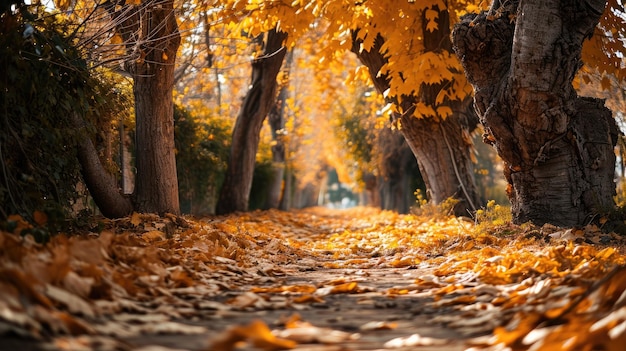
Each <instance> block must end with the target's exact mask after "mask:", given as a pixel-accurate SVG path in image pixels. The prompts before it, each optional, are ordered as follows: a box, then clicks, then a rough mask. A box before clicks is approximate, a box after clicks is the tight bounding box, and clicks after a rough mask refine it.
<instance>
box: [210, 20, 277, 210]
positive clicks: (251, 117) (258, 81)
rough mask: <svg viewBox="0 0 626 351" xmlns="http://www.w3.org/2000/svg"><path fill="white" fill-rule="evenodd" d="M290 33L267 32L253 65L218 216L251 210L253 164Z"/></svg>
mask: <svg viewBox="0 0 626 351" xmlns="http://www.w3.org/2000/svg"><path fill="white" fill-rule="evenodd" d="M286 38H287V34H286V33H283V32H278V31H276V30H275V29H274V30H271V31H269V32H268V33H267V40H266V41H265V48H264V51H263V56H262V57H259V58H257V59H256V60H254V62H253V63H252V83H251V85H250V90H249V91H248V93H247V94H246V97H245V98H244V101H243V105H242V107H241V110H240V112H239V116H238V117H237V121H236V122H235V128H234V130H233V140H232V144H231V145H232V146H231V151H230V159H229V161H228V169H227V170H226V176H225V179H224V184H223V185H222V189H221V191H220V196H219V200H218V204H217V209H216V212H217V214H226V213H231V212H235V211H246V210H248V201H249V198H250V188H251V187H252V176H253V174H254V164H255V160H256V153H257V149H258V146H259V133H260V131H261V127H262V126H263V120H264V119H265V117H266V116H267V114H268V112H269V110H270V108H271V107H272V104H274V102H275V98H276V89H277V82H276V76H277V75H278V72H279V71H280V67H281V66H282V63H283V59H284V57H285V54H286V49H285V47H283V42H284V41H285V39H286Z"/></svg>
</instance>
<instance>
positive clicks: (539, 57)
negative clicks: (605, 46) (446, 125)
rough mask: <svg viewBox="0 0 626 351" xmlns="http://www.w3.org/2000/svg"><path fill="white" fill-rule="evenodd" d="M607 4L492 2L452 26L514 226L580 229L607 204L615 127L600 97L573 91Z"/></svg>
mask: <svg viewBox="0 0 626 351" xmlns="http://www.w3.org/2000/svg"><path fill="white" fill-rule="evenodd" d="M605 6H606V2H605V1H603V0H588V1H565V0H562V1H558V0H552V1H545V0H526V1H510V2H502V3H500V2H499V1H494V3H493V4H492V7H491V9H490V10H489V11H488V12H483V13H481V14H480V15H473V16H469V17H466V18H465V19H464V20H463V21H462V22H461V23H459V24H458V25H457V26H456V27H455V30H454V33H453V40H454V45H455V50H456V52H457V55H458V56H459V57H460V58H461V61H462V64H463V66H464V68H465V71H466V75H467V77H468V80H469V81H470V83H471V84H472V85H473V86H474V90H475V107H476V110H477V112H478V114H479V116H480V119H481V122H482V123H483V124H484V125H485V135H484V140H485V141H486V142H488V143H490V144H492V145H493V146H494V147H495V148H496V150H497V151H498V154H499V155H500V157H501V158H502V159H503V161H504V162H505V171H504V173H505V178H506V180H507V182H508V183H509V187H508V189H507V195H508V197H509V199H510V201H511V204H512V212H513V219H514V221H515V222H517V223H522V222H527V221H531V222H534V223H535V224H538V225H541V224H544V223H548V222H549V223H552V224H556V225H563V226H574V225H584V224H587V223H588V222H589V220H590V219H591V218H592V217H593V216H594V215H595V214H598V213H601V212H606V211H607V210H609V209H611V208H612V207H614V202H613V196H614V194H615V184H614V181H613V176H614V167H615V154H614V151H613V149H614V146H615V144H616V141H617V136H618V133H619V132H618V128H617V126H616V124H615V121H614V120H613V118H612V116H611V112H610V111H609V110H608V109H607V108H606V107H604V102H603V101H602V100H598V99H590V98H581V97H578V96H577V94H576V92H575V90H574V88H573V86H572V80H573V78H574V75H575V74H576V72H577V71H578V69H579V68H580V67H581V65H582V63H581V59H580V52H581V50H582V44H583V41H584V39H585V38H587V37H590V36H591V35H592V33H593V30H594V28H595V26H596V24H597V23H598V20H599V18H600V15H601V14H602V11H603V10H604V7H605Z"/></svg>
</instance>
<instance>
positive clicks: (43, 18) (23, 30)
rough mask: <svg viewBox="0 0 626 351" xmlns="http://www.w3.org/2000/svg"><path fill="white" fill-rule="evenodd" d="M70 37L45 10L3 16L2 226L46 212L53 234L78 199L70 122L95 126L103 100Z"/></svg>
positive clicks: (0, 22) (77, 171) (0, 62)
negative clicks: (83, 121)
mask: <svg viewBox="0 0 626 351" xmlns="http://www.w3.org/2000/svg"><path fill="white" fill-rule="evenodd" d="M29 10H30V11H32V13H31V12H28V11H29ZM67 32H68V31H67V27H66V24H65V23H63V22H62V21H60V20H58V18H57V17H56V16H53V15H50V14H48V13H45V12H44V11H43V10H42V9H41V8H38V9H37V8H29V7H27V6H24V5H23V6H22V7H21V8H20V12H10V11H7V12H5V13H3V14H1V15H0V77H2V78H0V89H1V90H2V95H1V98H0V110H1V111H2V113H1V117H0V158H1V159H2V163H1V164H2V169H1V170H0V203H2V205H1V208H0V219H2V220H6V219H7V218H8V216H9V215H11V214H19V215H20V216H22V217H23V218H25V219H27V220H28V221H30V222H35V218H34V217H33V216H34V213H35V211H36V210H39V211H43V212H44V213H45V214H46V221H44V222H45V223H39V224H40V225H46V226H48V228H49V229H50V231H51V232H55V231H58V230H61V229H62V225H63V224H65V220H66V219H67V218H68V217H69V214H70V209H71V206H72V205H73V204H75V202H76V200H77V198H78V197H79V193H78V192H77V188H76V186H77V184H78V183H79V182H80V167H79V164H78V162H77V158H76V148H75V145H76V143H75V141H76V137H77V133H76V127H75V125H74V123H73V122H72V118H73V117H78V118H86V117H89V118H90V119H91V120H95V119H96V118H97V117H98V115H97V109H96V108H94V106H98V105H101V104H102V101H103V99H104V98H103V95H102V91H101V90H99V86H98V81H97V80H96V79H94V78H93V77H91V76H90V75H89V72H88V70H87V64H86V62H85V61H84V60H83V59H82V57H81V53H80V52H78V50H76V49H75V48H74V47H72V45H71V40H70V39H69V38H68V37H67V36H66V35H65V34H64V33H67Z"/></svg>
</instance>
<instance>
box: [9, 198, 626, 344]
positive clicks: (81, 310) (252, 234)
mask: <svg viewBox="0 0 626 351" xmlns="http://www.w3.org/2000/svg"><path fill="white" fill-rule="evenodd" d="M101 225H102V226H103V227H104V228H105V229H104V230H103V231H101V232H99V233H91V232H90V233H82V235H70V236H66V235H58V236H55V237H53V238H52V240H51V241H50V242H49V243H48V244H46V245H41V244H37V243H35V242H34V241H33V240H32V239H31V238H29V237H24V238H22V237H20V236H18V235H15V234H12V233H6V232H1V233H0V334H2V335H5V336H10V335H13V336H19V337H22V338H30V339H35V340H40V341H41V342H45V343H46V344H47V345H52V346H50V347H51V348H52V349H60V350H73V349H76V348H77V347H78V346H77V345H80V347H81V348H83V349H86V350H88V349H123V350H126V349H128V350H130V349H138V348H137V347H135V346H132V344H130V343H129V342H128V340H131V339H132V340H136V339H137V338H141V337H142V336H150V335H195V336H196V337H202V336H203V335H210V337H207V339H206V340H205V343H204V345H205V346H201V347H200V348H202V349H206V350H214V351H220V350H236V349H251V350H282V349H296V350H300V349H305V347H308V348H313V349H314V348H315V346H314V345H316V344H318V345H327V346H328V347H329V348H328V350H332V349H333V348H332V347H334V346H332V345H337V349H341V348H342V347H345V348H346V349H354V350H357V349H360V348H362V349H368V348H367V347H368V346H367V345H365V342H366V341H364V340H365V339H366V337H367V335H370V334H373V333H378V334H376V335H377V337H378V338H379V339H380V338H383V339H384V338H385V335H387V334H384V333H388V334H389V335H390V336H389V337H388V338H387V339H385V340H383V341H382V342H381V343H379V345H378V346H376V347H378V348H379V349H403V348H404V349H411V348H413V347H417V346H420V347H421V346H429V347H433V348H434V349H436V347H438V346H439V347H441V348H440V349H441V350H444V349H446V348H445V347H446V345H449V343H450V342H451V341H452V339H450V340H448V339H446V338H442V337H433V336H432V335H424V334H423V333H421V332H420V331H419V330H410V323H409V326H408V327H407V325H406V323H405V324H402V323H400V324H401V325H402V327H399V324H398V323H396V322H394V321H390V320H385V319H384V317H385V309H384V308H385V306H396V305H397V304H400V303H403V304H404V303H406V304H407V306H411V305H415V304H418V303H419V304H420V307H419V310H412V312H411V314H412V316H414V317H415V316H417V315H421V317H420V318H425V319H427V320H428V321H429V323H430V324H432V325H438V326H440V327H441V328H447V330H452V331H454V333H456V335H457V336H455V337H454V338H456V341H457V342H458V339H459V338H460V339H461V340H463V341H464V343H466V344H467V346H466V347H467V348H468V349H470V350H553V349H555V348H557V345H558V349H565V350H596V349H603V350H622V348H623V345H625V344H626V293H625V292H624V291H625V288H626V268H624V267H625V265H626V262H625V257H626V256H624V241H623V239H622V238H621V237H619V236H617V235H615V234H604V233H602V232H601V231H600V230H599V229H598V228H597V227H594V226H587V227H585V228H557V227H553V226H550V225H546V226H543V227H534V226H531V225H522V226H513V225H511V224H505V225H501V226H491V227H486V229H485V226H484V225H481V226H476V225H475V224H474V223H473V222H470V221H467V220H463V219H460V218H455V217H445V216H437V217H431V218H427V217H420V216H414V215H400V214H397V213H393V212H389V211H379V210H376V209H372V208H355V209H350V210H341V211H338V210H328V209H323V208H314V209H307V210H300V211H292V212H280V211H274V210H270V211H256V212H250V213H239V214H235V215H230V216H221V217H209V218H203V219H193V218H188V217H178V216H172V215H167V216H162V217H160V216H156V215H151V214H137V213H135V214H133V215H132V216H130V217H128V218H123V219H118V220H102V223H101ZM316 272H317V273H318V277H319V279H317V280H315V281H312V280H310V281H302V279H308V278H306V277H310V276H311V275H307V274H309V273H316ZM339 272H341V274H339ZM392 273H393V274H392ZM298 277H301V278H298ZM298 279H299V280H298ZM333 303H337V304H338V306H343V305H342V304H352V305H350V306H353V308H355V309H362V310H363V311H365V309H366V308H370V307H371V308H372V310H371V311H372V312H371V313H370V314H369V315H367V314H364V315H365V316H366V317H365V318H366V319H367V318H369V319H368V320H362V318H364V317H363V316H360V317H359V318H361V320H358V321H357V320H354V321H350V320H348V321H345V323H344V324H340V327H341V326H342V327H343V329H344V330H340V329H341V328H334V329H333V328H328V327H325V326H322V325H316V324H318V323H319V321H316V320H302V319H301V318H300V317H298V318H297V319H296V320H292V321H287V322H284V323H283V322H280V321H274V323H273V324H272V327H270V325H268V322H266V321H263V320H260V319H258V318H257V317H258V312H259V311H285V312H289V313H292V316H295V315H297V314H296V313H297V312H298V311H307V310H310V309H311V308H325V306H326V308H328V306H330V305H331V304H333ZM381 306H382V307H381ZM375 308H379V309H378V310H376V309H375ZM380 308H382V309H380ZM398 309H399V310H401V308H398ZM409 309H410V307H409ZM246 313H248V314H250V318H249V320H248V322H245V323H241V321H242V320H245V315H246ZM253 313H256V314H254V315H253ZM332 313H333V312H332V311H329V314H332ZM336 314H337V316H336V317H334V318H336V319H337V320H342V318H344V316H343V314H345V316H346V317H347V318H350V317H351V314H350V310H349V309H348V310H341V311H337V312H336ZM233 316H238V317H239V319H236V320H238V321H239V322H237V323H233V324H232V325H229V324H228V323H229V322H228V320H229V319H228V318H231V317H233ZM381 317H383V318H382V319H381ZM242 318H243V319H242ZM394 318H395V317H394ZM410 318H413V317H409V320H410ZM415 318H417V317H415ZM203 321H214V322H215V321H221V322H220V323H221V324H222V326H224V328H221V329H219V330H215V329H214V328H213V327H212V326H211V325H212V324H211V323H206V322H205V323H203ZM346 323H347V324H346ZM348 324H350V325H348ZM407 328H408V329H407ZM392 332H393V333H395V334H393V335H395V337H391V334H392ZM405 332H406V333H405ZM401 333H405V334H402V335H399V334H401ZM362 335H363V336H364V337H361V336H362ZM398 335H399V336H398ZM454 338H453V339H454ZM98 345H101V346H98ZM102 345H108V346H102ZM341 345H343V346H341ZM149 347H153V348H154V349H159V348H161V349H167V347H166V346H162V345H152V346H150V345H144V346H142V349H148V348H149ZM170 349H173V348H170ZM183 349H184V347H183ZM192 349H199V348H198V346H194V347H193V348H192Z"/></svg>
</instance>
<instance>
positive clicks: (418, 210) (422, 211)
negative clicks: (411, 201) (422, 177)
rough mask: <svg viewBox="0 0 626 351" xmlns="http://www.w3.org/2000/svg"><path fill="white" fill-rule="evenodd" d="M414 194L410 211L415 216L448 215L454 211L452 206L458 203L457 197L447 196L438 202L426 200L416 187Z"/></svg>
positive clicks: (438, 216) (435, 216)
mask: <svg viewBox="0 0 626 351" xmlns="http://www.w3.org/2000/svg"><path fill="white" fill-rule="evenodd" d="M413 194H414V195H415V206H414V207H412V208H411V213H412V214H414V215H417V216H426V217H433V218H440V217H446V216H450V215H452V214H453V213H454V207H455V206H456V205H457V204H458V203H459V199H455V198H453V197H449V198H447V199H445V200H444V201H442V202H441V203H439V204H435V203H433V202H432V201H428V199H426V197H425V196H424V194H423V192H422V190H421V189H417V190H416V191H415V192H414V193H413Z"/></svg>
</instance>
